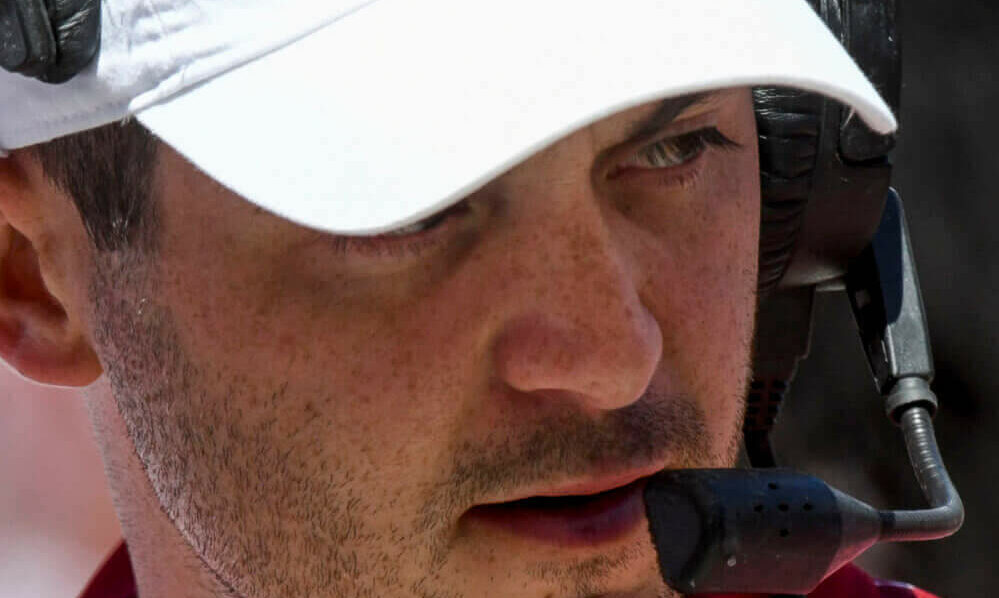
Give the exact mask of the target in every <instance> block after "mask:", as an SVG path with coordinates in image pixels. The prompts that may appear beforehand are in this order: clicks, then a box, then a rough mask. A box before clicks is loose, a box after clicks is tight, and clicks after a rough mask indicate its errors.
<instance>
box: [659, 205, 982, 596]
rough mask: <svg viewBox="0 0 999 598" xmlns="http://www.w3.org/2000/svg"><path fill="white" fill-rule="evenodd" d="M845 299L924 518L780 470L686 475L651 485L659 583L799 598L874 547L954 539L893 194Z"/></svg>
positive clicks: (953, 499)
mask: <svg viewBox="0 0 999 598" xmlns="http://www.w3.org/2000/svg"><path fill="white" fill-rule="evenodd" d="M846 288H847V293H848V295H849V297H850V302H851V305H852V306H853V310H854V315H855V316H856V318H857V322H858V325H859V327H860V334H861V339H862V341H863V344H864V349H865V352H866V354H867V358H868V362H869V364H870V366H871V371H872V374H873V375H874V379H875V382H876V384H877V385H878V390H879V391H880V392H881V393H882V395H883V396H884V399H885V410H886V412H887V414H888V416H889V417H890V418H891V419H892V420H893V421H894V422H895V423H896V424H898V425H899V426H900V427H901V429H902V433H903V436H904V438H905V443H906V448H907V449H908V453H909V460H910V462H911V464H912V467H913V470H914V472H915V475H916V479H917V481H918V482H919V485H920V487H921V488H922V490H923V494H924V495H925V497H926V499H927V501H928V502H929V504H930V508H928V509H923V510H906V511H892V510H878V509H875V508H874V507H871V506H870V505H867V504H866V503H864V502H862V501H860V500H857V499H856V498H853V497H852V496H849V495H848V494H845V493H843V492H840V491H839V490H836V489H835V488H833V487H831V486H829V485H828V484H826V483H825V482H823V481H822V480H820V479H818V478H816V477H814V476H811V475H807V474H803V473H797V472H795V471H791V470H788V469H744V470H739V469H690V470H674V471H664V472H660V473H658V474H656V475H655V476H653V477H651V478H650V479H649V482H648V484H647V485H646V487H645V495H644V498H645V507H646V514H647V516H648V519H649V531H650V533H651V535H652V540H653V543H654V545H655V547H656V552H657V554H658V560H659V569H660V573H661V575H662V577H663V579H664V580H665V581H666V583H668V584H669V585H670V586H671V587H672V588H673V589H675V590H677V591H679V592H682V593H684V594H698V593H710V592H718V593H730V592H731V593H764V594H767V593H769V594H807V593H809V592H811V591H812V590H813V589H815V587H816V586H817V585H818V584H819V583H821V581H822V580H823V579H825V578H826V577H827V576H828V575H830V574H832V573H833V572H835V571H836V570H837V569H839V568H840V567H841V566H842V565H844V564H846V563H848V562H850V561H852V560H853V559H854V558H856V557H857V556H859V555H860V554H861V553H862V552H864V551H865V550H867V549H868V548H870V547H871V546H873V545H874V544H876V543H878V542H900V541H917V540H932V539H937V538H943V537H945V536H949V535H951V534H953V533H954V532H956V531H957V530H958V529H959V528H960V527H961V524H962V523H963V521H964V507H963V505H962V503H961V499H960V497H959V496H958V494H957V490H956V489H955V488H954V484H953V483H952V482H951V480H950V476H949V475H948V474H947V469H946V467H945V466H944V464H943V459H942V458H941V456H940V451H939V449H938V448H937V442H936V438H935V436H934V433H933V424H932V416H933V414H934V413H935V411H936V407H937V399H936V396H935V395H934V394H933V391H931V390H930V386H929V383H930V380H932V378H933V368H932V358H931V357H930V348H929V335H928V334H927V329H926V318H925V315H924V312H923V305H922V299H921V297H920V294H919V284H918V279H917V278H916V270H915V264H914V262H913V259H912V248H911V245H910V243H909V237H908V229H907V227H906V224H905V215H904V212H903V211H902V203H901V200H900V199H899V197H898V195H897V194H896V193H895V191H894V190H891V191H889V196H888V198H887V202H886V206H885V211H884V213H883V215H882V219H881V224H880V226H879V228H878V232H877V234H876V235H875V237H874V240H873V241H872V242H871V245H870V246H869V247H868V248H867V249H865V251H864V252H863V253H862V254H861V256H860V257H859V258H858V259H857V260H856V261H855V262H854V263H853V264H852V265H851V266H850V269H849V272H848V273H847V278H846Z"/></svg>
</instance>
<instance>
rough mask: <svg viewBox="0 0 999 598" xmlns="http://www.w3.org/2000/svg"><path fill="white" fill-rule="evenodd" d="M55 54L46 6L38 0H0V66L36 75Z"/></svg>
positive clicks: (41, 72)
mask: <svg viewBox="0 0 999 598" xmlns="http://www.w3.org/2000/svg"><path fill="white" fill-rule="evenodd" d="M56 55H57V50H56V43H55V38H54V36H53V34H52V27H51V26H50V24H49V15H48V9H47V8H46V6H45V3H44V2H43V1H42V0H16V1H14V0H4V1H3V2H0V66H2V67H3V68H4V69H6V70H8V71H11V72H14V73H21V74H22V75H24V76H26V77H38V76H41V75H42V74H43V73H44V72H45V70H46V69H48V68H49V66H51V64H52V63H53V62H55V60H56Z"/></svg>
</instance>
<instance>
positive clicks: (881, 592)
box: [80, 542, 937, 598]
mask: <svg viewBox="0 0 999 598" xmlns="http://www.w3.org/2000/svg"><path fill="white" fill-rule="evenodd" d="M138 596H139V594H138V591H137V590H136V589H135V576H134V575H132V562H131V561H130V560H129V556H128V547H127V546H125V543H124V542H122V543H121V544H119V545H118V547H117V548H116V549H115V551H114V552H112V553H111V556H109V557H108V559H107V561H105V562H104V565H103V566H102V567H101V568H100V569H99V570H98V571H97V573H95V574H94V576H93V577H92V578H91V579H90V583H88V584H87V587H86V589H84V590H83V593H82V594H80V598H138ZM704 598H707V596H704ZM712 598H740V596H736V595H734V594H726V595H719V594H715V595H713V596H712ZM741 598H753V597H752V596H748V595H742V596H741ZM757 598H762V597H757ZM809 598H937V597H936V596H934V595H933V594H930V593H927V592H924V591H923V590H919V589H916V588H914V587H912V586H910V585H908V584H901V583H896V582H885V581H878V580H876V579H872V578H871V576H870V575H868V574H866V573H864V572H863V571H861V570H860V569H859V568H857V567H855V566H853V565H847V566H845V567H843V568H842V569H840V570H839V571H837V572H836V573H834V574H832V575H831V576H829V577H828V578H827V579H826V580H825V581H824V582H822V585H820V586H819V587H817V588H815V591H814V592H812V593H811V594H809Z"/></svg>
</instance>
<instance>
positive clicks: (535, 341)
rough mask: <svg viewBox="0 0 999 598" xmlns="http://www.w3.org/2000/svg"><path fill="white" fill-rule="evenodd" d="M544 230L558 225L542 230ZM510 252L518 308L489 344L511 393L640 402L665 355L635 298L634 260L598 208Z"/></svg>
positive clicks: (539, 232) (549, 218)
mask: <svg viewBox="0 0 999 598" xmlns="http://www.w3.org/2000/svg"><path fill="white" fill-rule="evenodd" d="M544 222H559V225H558V226H545V225H544V224H543V223H544ZM535 223H536V224H535V225H534V226H533V232H532V233H530V234H529V236H530V240H529V241H527V240H523V242H520V243H515V245H516V247H511V250H510V252H509V253H508V256H509V257H508V259H509V260H510V262H509V264H508V265H509V266H510V270H509V272H508V273H504V274H505V275H507V276H508V280H507V283H506V288H507V290H508V292H510V293H513V303H514V306H515V308H514V309H513V310H511V311H510V312H508V313H510V316H509V317H508V318H507V319H506V320H505V321H504V323H503V326H502V328H501V331H500V333H499V336H498V339H497V342H496V344H495V345H494V359H495V368H496V372H497V374H498V376H499V377H500V378H501V379H502V380H503V382H505V383H506V385H508V386H509V387H511V388H513V389H515V390H517V391H520V392H523V393H532V394H536V395H538V396H539V397H542V398H547V399H549V400H551V399H553V398H554V399H558V400H568V401H575V402H578V403H580V404H581V406H583V407H585V408H587V409H592V410H612V409H618V408H621V407H624V406H627V405H629V404H631V403H633V402H635V401H636V400H638V399H639V398H640V397H641V396H642V395H643V394H644V393H645V391H646V389H647V388H648V386H649V383H650V382H651V379H652V376H653V374H654V372H655V370H656V367H657V365H658V364H659V361H660V358H661V356H662V344H663V340H662V332H661V330H660V327H659V323H658V322H657V320H656V318H655V317H654V316H653V314H652V313H650V312H649V310H648V309H647V308H646V306H645V305H644V304H643V302H642V300H641V298H640V286H641V285H640V279H641V276H639V275H638V274H637V270H638V268H637V264H636V263H635V260H631V259H629V257H628V255H627V252H626V251H624V250H623V249H624V246H623V244H619V243H617V242H615V238H614V235H613V234H612V233H611V231H610V230H609V229H608V227H607V225H606V222H605V221H604V218H603V217H602V216H601V213H600V209H599V208H598V207H597V206H593V205H589V206H585V207H579V206H578V205H577V209H574V210H572V211H571V212H563V213H562V214H559V215H557V216H556V215H551V214H546V215H543V216H541V218H539V219H537V220H535Z"/></svg>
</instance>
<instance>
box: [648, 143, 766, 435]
mask: <svg viewBox="0 0 999 598" xmlns="http://www.w3.org/2000/svg"><path fill="white" fill-rule="evenodd" d="M754 149H755V148H754ZM715 164H716V166H715V167H714V168H712V169H709V170H708V171H707V172H705V173H703V174H704V176H703V179H702V184H701V185H699V186H698V187H697V189H696V192H694V193H692V194H691V197H690V198H689V199H690V201H691V202H692V203H691V204H690V209H689V210H686V211H682V212H678V213H677V216H676V217H675V218H674V219H673V220H672V222H670V223H669V224H668V230H666V231H663V232H662V234H661V236H658V237H657V240H656V241H655V242H652V241H648V242H647V243H645V247H644V254H645V255H648V256H654V258H655V259H654V260H650V261H647V262H645V266H644V268H645V271H646V272H647V283H646V285H645V287H644V290H643V292H644V297H643V301H644V303H645V304H646V305H647V306H649V308H650V311H652V312H653V314H654V316H655V317H656V319H657V320H658V321H659V323H660V327H661V329H662V331H663V370H664V372H663V375H665V376H669V377H671V378H674V379H679V380H680V381H681V383H682V384H681V385H682V387H683V388H685V389H687V390H688V391H689V392H691V393H692V394H693V395H694V396H696V397H697V399H698V401H699V402H700V403H701V405H702V407H703V408H704V411H705V413H706V414H707V416H708V425H709V427H710V428H711V432H712V437H713V438H714V439H715V441H716V442H717V443H719V444H720V445H721V446H720V448H723V447H724V446H725V445H727V444H728V443H729V442H731V437H732V434H733V431H734V430H737V422H738V418H739V414H740V413H741V409H742V397H743V394H744V391H745V385H746V384H747V383H748V376H749V370H750V357H751V342H752V334H753V326H754V322H755V306H756V285H757V260H758V256H757V254H758V239H759V178H758V171H757V166H756V164H757V163H756V152H755V151H751V150H745V151H743V152H740V155H739V156H738V157H737V160H736V161H735V162H734V163H733V161H731V160H726V161H717V162H716V163H715Z"/></svg>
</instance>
